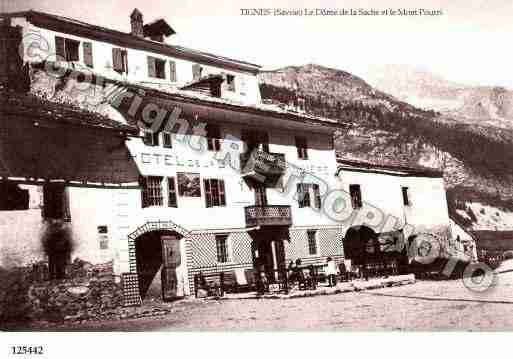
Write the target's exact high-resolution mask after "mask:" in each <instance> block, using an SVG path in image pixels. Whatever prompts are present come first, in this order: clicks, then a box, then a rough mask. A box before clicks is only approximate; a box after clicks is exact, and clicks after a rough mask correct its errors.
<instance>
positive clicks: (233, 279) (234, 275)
mask: <svg viewBox="0 0 513 359" xmlns="http://www.w3.org/2000/svg"><path fill="white" fill-rule="evenodd" d="M194 288H195V292H196V293H195V294H196V297H198V289H205V290H206V291H207V295H208V296H218V297H222V296H224V294H225V293H239V292H243V291H251V290H255V289H256V282H255V275H254V270H253V269H236V270H229V271H224V272H215V273H207V274H204V273H201V272H200V273H198V274H195V275H194Z"/></svg>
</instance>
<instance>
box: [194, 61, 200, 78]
mask: <svg viewBox="0 0 513 359" xmlns="http://www.w3.org/2000/svg"><path fill="white" fill-rule="evenodd" d="M199 78H201V66H200V65H198V64H194V65H192V79H193V80H198V79H199Z"/></svg>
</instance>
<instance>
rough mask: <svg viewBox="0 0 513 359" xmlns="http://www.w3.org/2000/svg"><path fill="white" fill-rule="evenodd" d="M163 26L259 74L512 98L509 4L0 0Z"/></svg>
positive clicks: (107, 23) (119, 24) (512, 2)
mask: <svg viewBox="0 0 513 359" xmlns="http://www.w3.org/2000/svg"><path fill="white" fill-rule="evenodd" d="M136 7H137V8H138V9H139V10H140V11H141V12H142V13H143V15H144V21H145V22H147V21H151V20H153V19H155V18H164V19H166V20H167V21H168V23H169V24H170V25H171V26H172V27H173V28H174V30H175V31H176V32H177V35H175V36H173V37H172V38H171V39H170V40H169V41H170V42H171V43H176V44H180V45H183V46H187V47H191V48H194V49H198V50H204V51H209V52H212V53H215V54H219V55H224V56H228V57H233V58H236V59H240V60H245V61H249V62H253V63H256V64H260V65H262V66H263V68H264V69H266V70H267V69H269V70H270V69H275V68H279V67H283V66H288V65H303V64H307V63H316V64H319V65H324V66H328V67H334V68H338V69H341V70H345V71H348V72H351V73H353V74H355V75H358V76H362V77H363V78H364V79H365V74H366V72H367V71H368V70H369V69H370V68H372V67H373V66H376V65H378V66H379V65H387V64H405V65H410V66H413V67H416V68H419V69H422V70H427V71H431V72H433V73H434V74H436V75H438V76H440V77H442V78H445V79H447V80H450V81H454V82H458V83H463V84H469V85H483V86H504V87H507V88H509V89H513V71H512V70H511V69H512V67H513V65H512V63H513V56H512V52H513V51H512V49H513V41H512V38H513V20H512V19H513V0H489V1H483V0H450V1H449V0H430V1H413V0H380V1H378V0H375V1H370V0H359V1H356V0H314V1H312V0H310V1H305V0H299V1H297V0H296V1H285V0H272V1H270V0H263V1H256V0H238V1H235V0H234V1H228V0H217V1H197V0H194V1H171V0H144V1H141V0H123V1H121V0H112V1H105V0H86V1H77V0H68V1H63V0H0V12H8V11H20V10H27V9H35V10H40V11H44V12H49V13H53V14H59V15H63V16H68V17H72V18H76V19H79V20H82V21H85V22H88V23H93V24H97V25H100V26H104V27H108V28H113V29H117V30H121V31H126V32H128V31H129V30H130V21H129V14H130V13H131V11H132V10H133V9H134V8H136ZM241 8H270V9H285V10H294V9H304V8H308V9H314V10H315V9H347V10H349V9H353V10H355V11H358V9H365V10H371V9H375V10H377V11H381V10H385V9H394V10H396V11H397V10H398V9H418V8H423V9H429V10H439V9H440V10H441V11H442V15H440V16H427V15H424V16H400V15H394V16H392V15H387V16H373V15H360V16H349V15H346V16H242V15H241ZM389 14H390V12H389Z"/></svg>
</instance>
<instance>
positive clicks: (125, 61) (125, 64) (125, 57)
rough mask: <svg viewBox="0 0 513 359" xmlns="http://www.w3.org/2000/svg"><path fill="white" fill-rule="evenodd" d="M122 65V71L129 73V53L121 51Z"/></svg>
mask: <svg viewBox="0 0 513 359" xmlns="http://www.w3.org/2000/svg"><path fill="white" fill-rule="evenodd" d="M121 64H122V65H121V67H122V69H123V70H122V71H123V72H126V73H128V53H127V51H126V50H122V51H121Z"/></svg>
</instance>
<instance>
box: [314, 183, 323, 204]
mask: <svg viewBox="0 0 513 359" xmlns="http://www.w3.org/2000/svg"><path fill="white" fill-rule="evenodd" d="M313 191H314V199H315V208H317V209H321V205H322V204H321V192H320V191H319V185H318V184H314V185H313Z"/></svg>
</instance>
